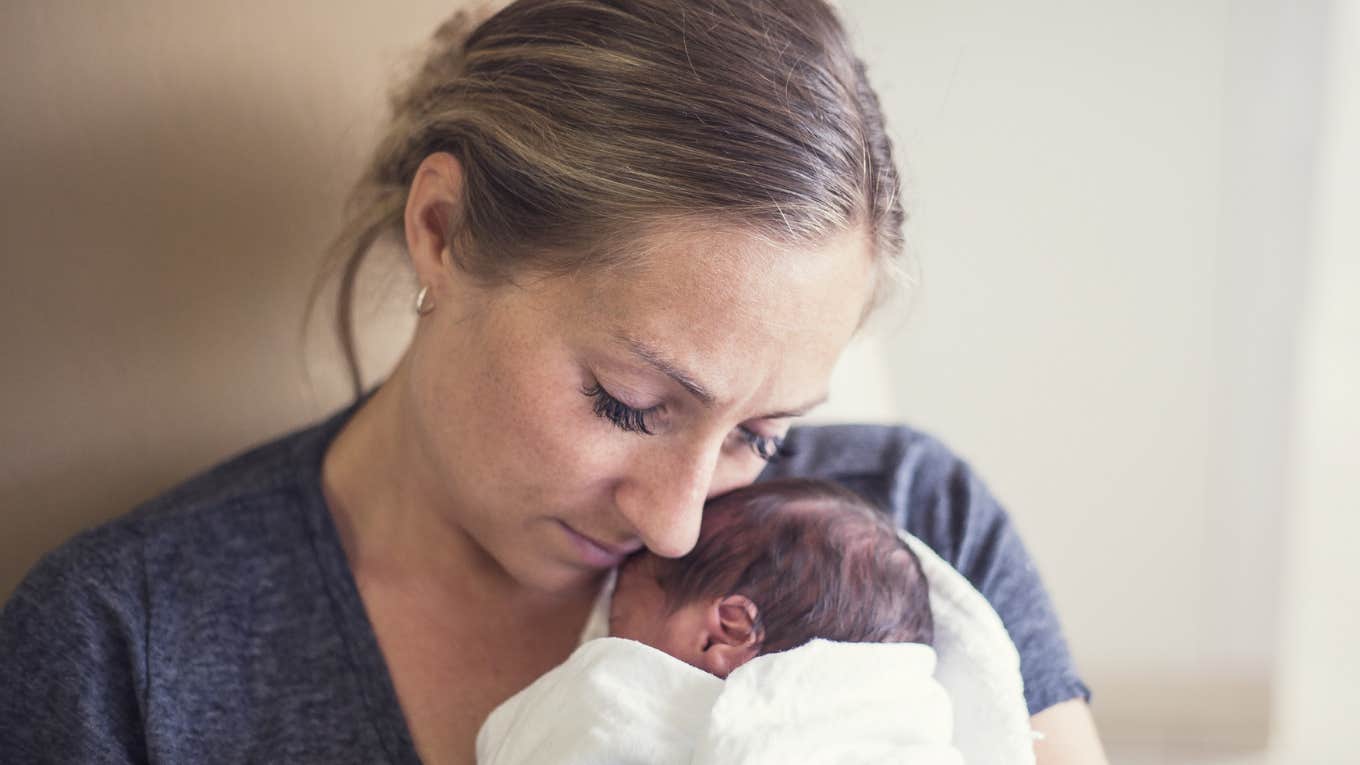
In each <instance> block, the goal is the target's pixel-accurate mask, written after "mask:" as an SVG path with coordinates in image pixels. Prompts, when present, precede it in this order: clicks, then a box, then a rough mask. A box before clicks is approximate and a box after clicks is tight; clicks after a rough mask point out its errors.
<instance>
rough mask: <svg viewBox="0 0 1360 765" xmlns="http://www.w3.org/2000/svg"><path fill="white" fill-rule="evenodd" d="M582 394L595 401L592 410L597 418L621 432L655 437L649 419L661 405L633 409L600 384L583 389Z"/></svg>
mask: <svg viewBox="0 0 1360 765" xmlns="http://www.w3.org/2000/svg"><path fill="white" fill-rule="evenodd" d="M581 394H582V395H584V396H586V397H588V398H591V399H593V400H594V403H593V404H592V408H593V409H594V410H595V414H596V415H597V416H599V417H603V418H604V419H606V420H609V421H610V422H612V423H614V425H615V426H616V427H618V428H619V429H620V430H623V431H625V432H627V433H640V434H642V435H644V436H650V435H654V433H653V431H652V430H651V428H650V427H649V426H648V425H647V418H648V417H649V416H651V415H654V414H656V413H657V412H659V411H660V410H661V405H660V404H657V405H656V406H653V407H649V408H647V409H638V408H636V407H631V406H629V405H627V404H625V403H623V402H622V401H620V400H618V399H617V398H614V396H612V395H610V393H609V391H607V390H605V389H604V387H603V386H601V385H600V384H599V383H598V382H597V383H595V384H594V385H591V386H589V387H585V388H582V389H581Z"/></svg>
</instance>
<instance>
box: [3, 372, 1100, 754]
mask: <svg viewBox="0 0 1360 765" xmlns="http://www.w3.org/2000/svg"><path fill="white" fill-rule="evenodd" d="M368 395H371V393H370V394H367V395H366V396H365V397H364V399H361V400H360V401H359V402H356V403H355V404H353V405H351V406H349V407H346V408H345V409H343V410H341V411H339V412H337V413H335V414H334V415H332V416H330V417H329V418H327V419H326V420H325V421H323V422H320V423H317V424H315V425H313V426H310V427H307V428H304V429H301V430H297V431H294V432H292V433H289V434H287V435H284V436H282V437H280V438H278V439H276V440H273V441H270V442H269V443H265V444H262V445H260V446H257V447H255V448H253V449H251V450H249V451H246V452H244V453H242V454H240V455H237V456H235V457H233V458H231V459H229V460H227V461H225V462H223V463H221V464H220V465H217V466H216V467H213V468H211V469H209V470H207V471H205V472H203V473H201V474H199V475H197V476H195V477H193V478H191V479H189V480H188V481H186V482H185V483H183V484H181V485H180V486H178V487H176V488H175V489H172V490H171V491H169V492H167V493H165V494H163V495H161V496H160V497H157V498H155V499H153V500H151V501H149V502H147V503H145V504H143V505H142V506H140V507H138V508H136V509H135V510H133V511H132V512H131V513H129V514H127V515H124V516H122V517H120V518H117V519H115V520H113V521H110V522H108V523H105V524H104V525H101V526H99V527H97V528H94V529H92V530H90V531H86V532H84V533H82V534H80V535H78V536H76V537H75V538H73V539H71V540H70V541H68V542H67V543H65V544H64V545H62V546H61V547H59V548H57V549H56V550H54V551H53V552H51V553H49V554H48V555H47V556H45V557H44V558H43V559H42V560H41V561H40V562H39V563H38V564H37V565H36V566H35V567H34V568H33V570H32V571H30V572H29V574H28V576H27V577H26V578H25V579H24V581H23V582H22V583H21V584H20V585H19V588H18V589H17V590H16V591H15V593H14V594H13V596H12V597H11V598H10V599H9V601H8V602H7V603H6V604H5V606H4V610H3V611H0V762H3V763H11V762H13V763H20V762H22V763H46V762H53V763H57V762H60V763H71V762H101V763H103V762H110V763H113V762H119V763H121V762H158V763H214V762H223V763H241V762H287V763H332V764H334V763H379V762H381V763H418V762H419V761H420V760H419V757H418V756H417V755H416V751H415V747H414V745H413V744H412V741H411V735H410V732H409V731H408V730H407V727H406V721H405V719H404V717H403V716H402V712H401V708H400V706H399V704H398V701H397V696H396V692H395V690H394V689H393V686H392V681H391V678H390V677H389V675H388V672H387V666H386V663H385V661H384V659H383V656H382V653H381V651H380V650H379V648H378V642H377V638H376V637H375V635H374V632H373V627H372V625H371V624H370V623H369V621H368V617H367V615H366V613H365V611H364V606H363V602H362V601H361V600H360V597H359V591H358V588H357V586H356V585H355V582H354V577H353V575H352V574H351V572H350V569H349V564H348V562H347V561H346V558H345V554H344V551H343V549H342V548H341V546H340V539H339V536H338V534H337V532H336V529H335V526H334V524H333V523H332V520H331V516H330V512H329V511H328V509H327V507H326V504H325V499H324V497H323V495H322V491H321V462H322V457H323V456H324V454H325V451H326V447H327V445H328V444H329V443H330V441H331V439H332V438H333V437H334V436H335V434H336V433H337V432H338V431H339V430H340V428H341V426H342V425H343V424H344V423H345V421H346V420H347V419H348V418H349V416H350V415H351V414H353V412H354V410H355V409H356V408H357V407H358V406H359V405H360V403H362V401H363V400H365V399H366V398H367V396H368ZM788 443H789V445H790V446H791V447H792V449H793V451H794V455H793V456H792V457H790V458H787V459H785V460H783V461H781V462H779V463H776V464H774V465H771V466H770V468H769V469H768V470H766V471H765V472H764V473H763V474H762V475H761V478H762V479H765V478H770V477H775V476H786V475H805V476H814V477H821V478H829V479H832V480H836V481H839V482H841V483H844V484H845V485H847V486H849V487H850V488H852V489H855V490H856V491H859V492H860V493H861V494H863V495H865V496H866V497H868V498H869V499H871V500H873V501H874V502H876V503H878V504H879V505H880V506H881V507H883V508H885V509H886V510H887V511H888V512H890V513H891V514H892V516H893V518H894V520H895V521H896V522H897V524H898V525H899V526H902V527H904V528H906V529H907V530H908V531H910V532H911V533H913V534H915V535H916V536H918V537H920V538H921V539H922V540H924V541H925V542H926V543H927V544H929V545H930V546H931V547H932V548H934V549H935V550H936V551H937V552H938V553H939V554H940V555H941V556H942V557H943V558H945V559H946V560H948V561H949V562H951V563H952V564H953V565H954V566H955V568H957V569H958V570H959V571H960V572H962V573H963V574H964V576H966V577H967V578H968V579H969V580H970V581H972V583H973V585H974V586H975V587H977V588H978V589H979V590H980V591H981V592H982V594H983V595H984V596H986V598H987V599H988V600H989V601H990V602H991V603H992V605H993V607H994V608H995V609H996V610H997V612H998V613H999V614H1000V615H1001V618H1002V621H1003V622H1004V623H1005V625H1006V628H1007V630H1008V631H1009V632H1010V635H1011V638H1012V639H1013V640H1014V641H1015V644H1016V647H1017V648H1018V649H1019V652H1020V659H1021V674H1022V675H1023V677H1024V681H1025V699H1026V702H1027V703H1028V705H1029V709H1030V712H1031V713H1034V712H1038V711H1039V710H1042V709H1045V708H1047V707H1049V706H1051V705H1053V704H1056V703H1058V702H1061V701H1066V700H1068V699H1073V698H1089V695H1090V694H1089V691H1088V690H1087V688H1086V686H1085V685H1084V684H1083V683H1082V681H1081V680H1080V678H1079V677H1078V676H1077V674H1076V671H1075V669H1074V667H1073V665H1072V660H1071V657H1070V655H1069V653H1068V650H1067V645H1066V643H1065V641H1064V639H1063V635H1062V631H1061V628H1060V626H1059V624H1058V620H1057V617H1056V615H1055V614H1054V612H1053V607H1052V605H1051V603H1050V601H1049V598H1048V595H1047V594H1046V593H1045V591H1044V588H1043V585H1042V583H1041V582H1040V580H1039V576H1038V574H1037V572H1036V571H1035V568H1034V565H1033V563H1032V561H1031V559H1030V557H1029V555H1028V553H1026V551H1025V549H1024V547H1023V545H1022V544H1021V542H1020V539H1019V537H1018V536H1017V535H1016V532H1015V529H1014V527H1013V526H1012V524H1011V523H1010V521H1009V520H1008V518H1007V516H1006V514H1005V512H1004V511H1003V510H1002V509H1001V507H1000V506H999V505H998V504H997V502H996V500H994V499H993V498H992V496H991V495H990V494H988V492H987V490H986V489H985V488H984V487H983V485H982V484H981V483H980V482H979V480H978V479H977V477H976V476H975V475H974V474H973V472H972V471H971V470H970V469H969V468H968V466H967V465H966V464H965V463H964V462H962V461H961V460H959V459H958V458H957V457H955V456H954V455H952V454H951V453H950V452H949V451H948V450H947V449H946V448H944V447H943V446H942V445H941V444H940V443H939V442H938V441H935V440H934V439H932V438H930V437H928V436H926V435H923V434H921V433H919V432H916V431H913V430H911V429H909V428H905V427H901V426H866V425H844V426H823V427H806V428H795V429H794V430H793V431H792V432H791V433H790V435H789V438H788ZM457 692H458V691H457V688H450V689H449V694H450V696H451V697H456V696H457Z"/></svg>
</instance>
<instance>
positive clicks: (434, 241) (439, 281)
mask: <svg viewBox="0 0 1360 765" xmlns="http://www.w3.org/2000/svg"><path fill="white" fill-rule="evenodd" d="M462 204H463V165H462V163H461V162H459V161H458V158H457V157H455V156H453V155H452V154H449V153H448V152H437V153H435V154H431V155H430V156H428V157H426V158H425V159H424V160H423V161H421V163H420V167H418V168H416V174H415V177H414V178H413V179H412V180H411V188H410V190H409V192H408V194H407V196H406V218H405V221H406V251H407V253H408V254H409V255H410V258H411V265H412V266H413V267H414V268H415V272H416V278H417V279H419V280H420V283H421V284H425V285H431V289H433V290H434V291H435V292H436V293H439V292H441V291H442V290H443V289H444V288H445V284H444V280H445V279H446V278H447V274H448V268H447V267H448V266H449V265H452V263H451V262H449V261H450V257H451V255H452V252H451V247H452V242H450V241H449V237H450V235H451V230H452V228H453V225H454V224H455V223H456V222H457V221H458V218H459V215H460V210H461V209H462Z"/></svg>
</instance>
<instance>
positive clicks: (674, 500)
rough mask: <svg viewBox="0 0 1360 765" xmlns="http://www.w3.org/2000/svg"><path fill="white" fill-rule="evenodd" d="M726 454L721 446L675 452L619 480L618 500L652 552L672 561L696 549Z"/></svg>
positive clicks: (648, 463)
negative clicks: (710, 494) (722, 455)
mask: <svg viewBox="0 0 1360 765" xmlns="http://www.w3.org/2000/svg"><path fill="white" fill-rule="evenodd" d="M720 451H721V448H720V445H712V446H709V445H704V446H702V447H694V448H690V449H687V450H683V451H682V450H675V451H671V452H670V453H668V454H667V455H665V456H664V457H662V458H661V459H659V460H649V461H644V462H642V463H641V464H638V465H637V466H636V467H635V468H634V469H633V471H632V473H631V475H629V476H628V477H627V478H625V479H624V480H623V481H621V482H619V484H618V487H617V488H616V489H615V492H614V501H615V503H616V504H617V506H618V508H619V512H620V513H622V514H623V516H624V518H626V519H627V520H628V522H629V523H631V524H632V526H633V529H634V530H635V531H636V532H637V535H638V537H639V538H640V539H641V540H642V542H643V544H645V545H647V549H649V550H651V551H652V552H654V553H656V554H657V555H660V556H663V557H667V558H678V557H680V556H681V555H684V554H685V553H687V552H689V551H690V550H691V549H693V547H694V543H695V542H696V541H697V540H698V539H699V522H700V520H701V519H702V517H703V509H704V500H705V499H706V498H707V496H708V490H709V485H710V484H711V483H712V481H713V472H714V468H715V467H716V464H717V460H718V454H719V452H720Z"/></svg>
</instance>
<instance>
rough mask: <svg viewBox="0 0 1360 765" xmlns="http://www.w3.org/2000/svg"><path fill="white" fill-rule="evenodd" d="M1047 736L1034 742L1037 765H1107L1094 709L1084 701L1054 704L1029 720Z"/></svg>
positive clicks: (1035, 728) (1076, 700)
mask: <svg viewBox="0 0 1360 765" xmlns="http://www.w3.org/2000/svg"><path fill="white" fill-rule="evenodd" d="M1029 722H1030V727H1032V728H1034V730H1036V731H1038V732H1040V733H1042V734H1044V737H1043V738H1042V739H1039V740H1037V741H1035V742H1034V761H1035V763H1036V765H1107V763H1109V760H1108V759H1106V758H1105V749H1104V747H1102V746H1101V745H1100V734H1098V733H1097V732H1096V723H1095V720H1094V719H1092V718H1091V708H1090V707H1088V706H1087V705H1086V702H1085V701H1082V700H1081V699H1072V700H1071V701H1064V702H1063V703H1061V704H1055V705H1053V706H1051V707H1049V708H1048V709H1045V710H1044V711H1042V712H1040V713H1039V714H1037V715H1034V716H1033V717H1031V718H1029Z"/></svg>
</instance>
